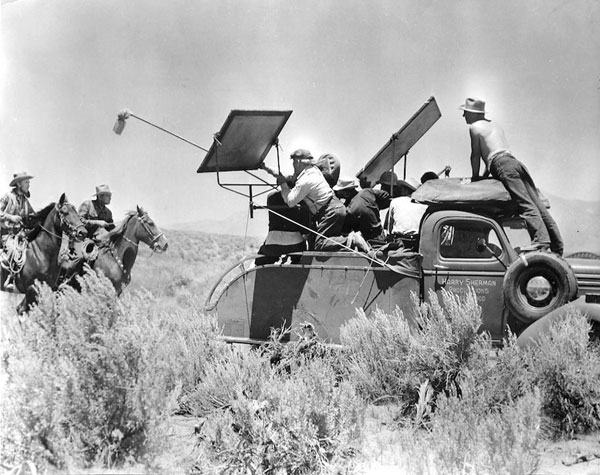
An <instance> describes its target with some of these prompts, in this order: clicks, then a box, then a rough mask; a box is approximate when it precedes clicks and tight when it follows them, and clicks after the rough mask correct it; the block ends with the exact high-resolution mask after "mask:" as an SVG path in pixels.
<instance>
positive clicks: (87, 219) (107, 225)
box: [79, 185, 115, 240]
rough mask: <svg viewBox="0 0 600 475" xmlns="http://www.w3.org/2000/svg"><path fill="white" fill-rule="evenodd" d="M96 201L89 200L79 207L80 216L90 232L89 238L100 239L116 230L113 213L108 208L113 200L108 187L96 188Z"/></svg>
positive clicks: (99, 186)
mask: <svg viewBox="0 0 600 475" xmlns="http://www.w3.org/2000/svg"><path fill="white" fill-rule="evenodd" d="M94 196H95V197H96V199H95V200H87V201H84V202H83V203H81V206H80V207H79V216H80V217H81V221H83V224H85V227H86V228H87V230H88V236H91V237H92V238H93V239H95V240H97V239H100V238H101V237H102V236H103V235H104V234H106V233H107V232H108V231H111V230H112V229H114V228H115V224H114V221H113V216H112V211H111V210H110V209H109V208H108V207H107V205H109V204H110V201H111V199H112V192H111V191H110V188H109V186H108V185H98V186H97V187H96V193H95V194H94Z"/></svg>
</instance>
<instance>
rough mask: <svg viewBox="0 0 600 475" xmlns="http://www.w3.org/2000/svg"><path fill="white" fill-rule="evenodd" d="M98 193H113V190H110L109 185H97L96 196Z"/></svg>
mask: <svg viewBox="0 0 600 475" xmlns="http://www.w3.org/2000/svg"><path fill="white" fill-rule="evenodd" d="M98 195H112V191H110V188H109V187H108V185H98V186H97V187H96V193H94V196H98Z"/></svg>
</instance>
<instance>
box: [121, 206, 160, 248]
mask: <svg viewBox="0 0 600 475" xmlns="http://www.w3.org/2000/svg"><path fill="white" fill-rule="evenodd" d="M146 216H147V214H144V215H143V216H136V218H137V219H138V221H139V222H140V223H141V224H142V227H143V228H144V231H146V234H148V237H150V238H151V239H152V240H151V241H150V243H149V244H148V246H149V247H150V249H153V247H154V244H155V243H156V242H157V241H158V240H159V239H160V238H161V237H163V236H164V234H163V233H162V232H160V233H158V234H154V233H153V232H152V229H150V226H149V225H148V223H147V222H146V219H145V218H146ZM123 239H124V240H125V241H127V242H129V243H131V244H133V245H134V246H135V247H138V246H139V243H138V242H133V241H132V240H131V239H129V238H128V237H127V236H125V233H123Z"/></svg>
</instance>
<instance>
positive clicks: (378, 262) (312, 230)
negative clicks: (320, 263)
mask: <svg viewBox="0 0 600 475" xmlns="http://www.w3.org/2000/svg"><path fill="white" fill-rule="evenodd" d="M261 208H263V209H268V210H269V213H273V214H274V215H276V216H279V217H280V218H283V219H285V220H287V221H289V222H290V223H294V224H296V225H297V226H299V227H301V228H302V229H305V230H307V231H308V232H310V233H313V234H316V235H317V236H319V237H322V238H324V239H327V240H329V241H332V242H335V243H336V244H338V245H340V246H341V247H343V248H344V249H346V250H348V251H350V252H352V253H354V254H358V255H359V256H362V257H364V258H365V259H368V260H369V261H371V262H374V263H376V264H379V265H380V266H382V267H385V268H387V269H389V270H391V271H394V272H396V271H395V270H394V269H393V268H392V267H390V266H389V265H388V264H387V263H386V262H384V261H382V260H380V259H377V258H376V257H371V256H370V255H368V254H365V253H364V252H361V251H357V250H356V249H352V248H351V247H348V246H346V245H345V244H341V243H339V242H337V241H334V240H333V239H332V238H330V237H328V236H324V235H323V234H321V233H319V232H317V231H315V230H314V229H310V228H308V227H306V226H304V225H303V224H300V223H298V222H296V221H294V220H293V219H291V218H288V217H287V216H284V215H282V214H280V213H278V212H277V211H275V210H273V209H271V208H267V207H266V206H261Z"/></svg>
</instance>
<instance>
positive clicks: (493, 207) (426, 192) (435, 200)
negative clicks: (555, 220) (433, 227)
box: [412, 178, 550, 215]
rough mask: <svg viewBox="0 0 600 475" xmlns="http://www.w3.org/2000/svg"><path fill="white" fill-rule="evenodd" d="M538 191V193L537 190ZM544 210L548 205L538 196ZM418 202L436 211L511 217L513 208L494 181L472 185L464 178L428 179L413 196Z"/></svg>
mask: <svg viewBox="0 0 600 475" xmlns="http://www.w3.org/2000/svg"><path fill="white" fill-rule="evenodd" d="M538 192H539V190H538ZM540 197H541V198H542V202H543V203H544V204H545V205H546V207H547V208H550V203H549V201H548V199H547V198H545V197H544V196H543V195H541V194H540ZM412 199H413V200H414V201H416V202H417V203H423V204H427V205H434V206H435V208H440V209H443V208H448V209H478V210H481V211H483V212H485V211H487V212H488V213H498V212H500V213H501V214H503V215H512V214H515V212H516V206H515V203H514V201H513V200H512V199H511V196H510V194H509V193H508V191H507V190H506V188H505V187H504V185H503V184H502V183H501V182H500V181H498V180H494V179H485V180H480V181H476V182H471V181H470V180H469V179H465V178H444V179H438V180H429V181H427V182H425V183H424V184H423V185H421V186H420V187H419V188H418V189H417V190H416V191H415V192H414V193H413V194H412Z"/></svg>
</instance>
